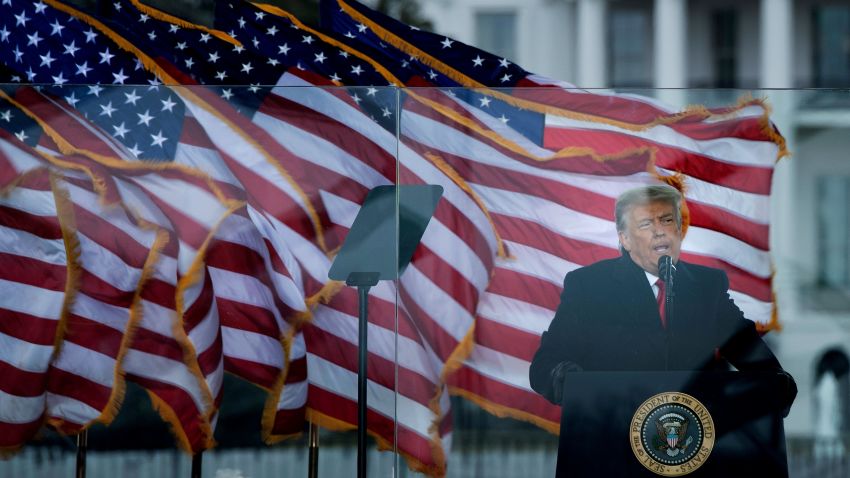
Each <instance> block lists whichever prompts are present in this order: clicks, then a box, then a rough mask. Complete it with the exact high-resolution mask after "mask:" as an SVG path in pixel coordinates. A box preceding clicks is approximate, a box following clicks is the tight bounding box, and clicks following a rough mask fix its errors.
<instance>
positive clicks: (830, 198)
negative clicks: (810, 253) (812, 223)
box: [817, 176, 850, 290]
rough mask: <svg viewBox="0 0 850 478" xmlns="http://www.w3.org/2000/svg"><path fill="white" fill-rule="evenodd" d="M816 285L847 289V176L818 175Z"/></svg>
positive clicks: (849, 232)
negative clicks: (817, 263)
mask: <svg viewBox="0 0 850 478" xmlns="http://www.w3.org/2000/svg"><path fill="white" fill-rule="evenodd" d="M817 194H818V211H819V216H818V223H819V230H818V242H819V244H818V258H819V267H818V269H819V273H818V286H820V287H821V288H825V289H833V290H848V289H850V177H847V176H823V177H820V178H818V193H817Z"/></svg>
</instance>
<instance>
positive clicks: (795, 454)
mask: <svg viewBox="0 0 850 478" xmlns="http://www.w3.org/2000/svg"><path fill="white" fill-rule="evenodd" d="M356 452H357V450H356V447H354V446H323V447H322V448H321V452H320V455H319V476H320V477H333V478H337V477H348V476H353V473H354V464H355V463H356V459H357V457H356V454H357V453H356ZM556 453H557V450H556V446H555V445H554V443H553V442H552V441H549V442H547V443H540V442H537V443H534V442H533V441H532V442H528V441H524V440H522V439H520V438H518V439H517V440H515V441H507V442H504V443H503V444H501V445H494V444H492V443H486V444H483V443H481V444H476V443H472V444H470V443H466V444H463V445H460V446H455V448H454V449H453V450H452V452H451V455H450V456H449V460H448V462H449V468H448V476H449V477H458V478H478V477H487V478H528V477H545V476H554V473H555V456H556ZM307 460H308V456H307V449H306V448H300V447H293V446H283V447H269V448H244V449H227V450H218V451H214V452H207V453H205V454H204V466H203V476H204V478H277V477H281V478H300V477H306V476H307ZM393 462H394V460H393V456H392V455H391V454H389V453H384V452H379V451H377V450H375V449H374V448H373V449H371V450H370V454H369V476H370V477H382V478H384V477H391V476H393ZM74 464H75V457H74V451H73V450H68V449H59V448H38V447H31V448H28V449H25V450H23V451H22V452H21V453H20V454H18V455H16V456H15V457H13V458H12V459H11V460H7V461H0V478H30V477H32V478H36V477H37V478H70V477H73V476H74ZM190 467H191V459H190V458H189V457H188V456H187V455H185V454H183V453H181V452H179V451H177V450H152V451H121V452H90V453H89V456H88V466H87V475H86V476H87V478H113V477H122V478H186V477H188V476H189V472H190ZM789 471H790V476H791V477H792V478H814V477H818V478H847V477H849V476H850V454H848V453H847V452H845V453H844V454H843V455H842V454H841V453H833V454H827V455H825V456H824V455H822V454H818V453H815V452H814V441H813V440H810V439H793V440H789ZM398 476H399V477H414V476H422V475H419V474H418V473H414V472H411V471H409V470H408V469H407V467H406V466H405V465H404V464H403V463H402V466H401V467H400V469H399V472H398Z"/></svg>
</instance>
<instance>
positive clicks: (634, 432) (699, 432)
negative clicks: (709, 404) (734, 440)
mask: <svg viewBox="0 0 850 478" xmlns="http://www.w3.org/2000/svg"><path fill="white" fill-rule="evenodd" d="M629 435H630V437H629V438H630V442H631V446H632V451H633V452H634V454H635V457H636V458H637V459H638V461H640V462H641V464H642V465H643V466H645V467H646V468H647V469H648V470H650V471H652V472H653V473H655V474H657V475H661V476H683V475H687V474H689V473H691V472H693V471H694V470H696V469H697V468H699V467H700V466H702V465H703V464H704V463H705V461H706V460H707V459H708V456H709V455H710V454H711V450H712V449H713V448H714V441H715V429H714V420H713V419H712V418H711V414H710V413H709V411H708V409H707V408H705V406H704V405H703V404H702V403H700V401H699V400H697V399H696V398H694V397H692V396H690V395H688V394H685V393H681V392H663V393H659V394H656V395H653V396H652V397H650V398H648V399H647V400H646V401H645V402H643V403H642V404H641V405H640V407H638V409H637V411H636V412H635V414H634V417H632V424H631V429H630V433H629Z"/></svg>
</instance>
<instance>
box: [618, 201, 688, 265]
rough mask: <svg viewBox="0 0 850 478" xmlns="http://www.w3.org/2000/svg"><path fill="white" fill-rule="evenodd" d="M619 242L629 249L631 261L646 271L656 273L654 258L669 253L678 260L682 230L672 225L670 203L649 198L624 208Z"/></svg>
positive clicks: (673, 220)
mask: <svg viewBox="0 0 850 478" xmlns="http://www.w3.org/2000/svg"><path fill="white" fill-rule="evenodd" d="M619 235H620V244H622V245H623V248H624V249H625V250H627V251H629V255H630V256H631V258H632V260H633V261H635V264H637V265H639V266H640V267H641V269H643V270H645V271H647V272H649V273H650V274H654V275H656V276H657V275H658V258H660V257H661V256H670V257H671V258H672V259H673V262H676V261H678V260H679V251H680V250H681V246H682V230H681V228H680V227H679V226H678V225H676V214H675V211H673V205H672V204H668V203H666V202H651V203H649V204H643V205H641V204H638V205H634V206H632V207H631V208H630V209H629V210H628V211H627V212H626V229H625V230H624V231H620V232H619Z"/></svg>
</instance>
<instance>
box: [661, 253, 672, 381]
mask: <svg viewBox="0 0 850 478" xmlns="http://www.w3.org/2000/svg"><path fill="white" fill-rule="evenodd" d="M658 272H659V274H661V280H662V281H664V317H665V319H666V322H667V326H666V327H664V332H665V338H664V342H665V343H664V369H665V370H670V342H672V341H673V333H672V332H671V330H670V329H671V327H672V325H673V322H674V320H673V315H674V307H673V298H674V297H675V296H676V289H675V287H674V286H673V282H674V281H673V278H674V276H675V272H676V265H675V264H673V259H672V258H671V257H670V256H661V257H660V258H659V259H658Z"/></svg>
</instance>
